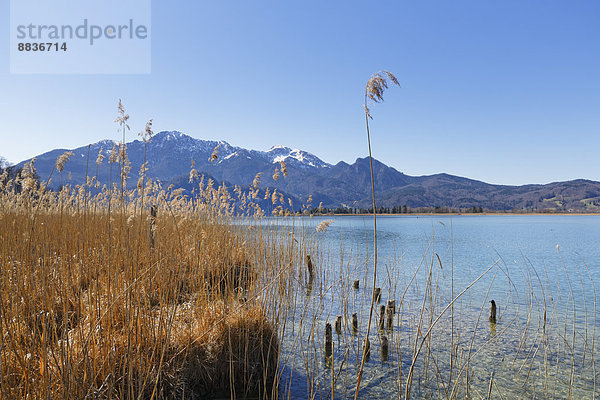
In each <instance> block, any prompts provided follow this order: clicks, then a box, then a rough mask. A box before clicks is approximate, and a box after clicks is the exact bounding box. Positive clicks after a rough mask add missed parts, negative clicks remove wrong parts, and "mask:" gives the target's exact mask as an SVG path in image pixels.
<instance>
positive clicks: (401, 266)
mask: <svg viewBox="0 0 600 400" xmlns="http://www.w3.org/2000/svg"><path fill="white" fill-rule="evenodd" d="M324 220H332V221H333V222H332V223H331V224H330V226H329V227H328V229H327V230H326V231H324V232H317V231H316V229H315V228H316V227H317V226H318V224H319V223H320V222H322V221H324ZM264 223H265V225H267V226H270V227H271V229H277V230H288V231H290V232H292V231H293V233H294V235H295V236H298V237H299V236H300V235H303V234H304V235H305V236H304V237H310V238H311V239H310V240H311V241H312V245H311V246H309V247H307V248H310V250H309V251H310V252H311V258H312V261H313V263H315V264H316V269H317V271H318V272H317V274H316V275H315V278H313V279H312V280H311V279H309V278H308V277H307V276H305V275H306V274H304V275H302V276H301V277H300V278H299V282H298V283H299V284H298V285H296V287H295V288H294V291H295V293H294V294H293V299H294V301H293V304H290V307H289V310H288V311H287V313H286V315H285V324H283V323H280V325H284V328H281V329H280V332H281V333H280V337H281V355H280V372H281V375H280V382H279V395H280V397H281V398H332V397H334V398H339V399H347V398H354V390H355V387H356V377H357V374H358V369H359V367H360V361H361V358H362V354H363V347H362V346H363V343H364V341H365V337H366V333H367V324H368V319H369V311H370V306H371V298H372V295H373V290H372V287H373V281H372V277H373V231H372V226H373V225H372V224H373V219H372V217H370V216H339V217H314V218H299V219H296V220H294V221H292V220H291V219H275V218H270V219H267V220H266V221H265V222H264ZM377 226H378V270H377V280H376V284H375V286H376V287H377V288H381V289H380V290H381V292H380V293H381V294H380V299H379V303H377V302H376V303H375V306H374V311H373V317H372V322H371V329H370V334H369V338H370V340H369V344H370V357H369V359H368V361H367V362H365V367H364V373H363V378H362V382H361V386H360V393H359V398H370V399H384V398H385V399H388V398H398V399H400V398H411V397H412V398H478V399H479V398H488V396H489V398H504V399H529V398H541V399H543V398H569V397H570V398H573V399H592V398H595V397H597V395H598V391H599V390H598V389H597V388H596V386H597V385H598V381H599V380H600V373H599V371H598V368H597V367H596V360H597V358H598V350H597V347H598V342H599V340H600V330H599V329H598V324H599V322H600V321H599V320H598V317H597V316H596V315H597V313H596V297H595V296H596V294H595V292H596V290H595V289H596V287H597V285H598V282H600V249H599V248H598V246H597V244H598V242H599V239H600V216H592V215H585V216H564V215H562V216H549V215H506V216H498V215H494V216H472V215H468V216H438V215H435V216H380V217H378V220H377ZM486 271H487V272H486ZM477 279H478V280H477ZM355 280H359V289H355V288H354V287H353V286H354V281H355ZM475 280H477V282H475V283H474V284H472V282H473V281H475ZM465 289H466V290H465ZM463 291H464V292H463ZM452 298H454V299H455V301H454V302H453V303H452V305H450V303H451V299H452ZM388 300H395V313H393V323H392V326H391V327H389V326H386V323H384V326H385V327H384V329H383V330H380V329H379V318H380V308H381V306H382V305H383V306H385V305H386V304H387V302H388ZM491 300H494V301H495V303H496V304H497V323H491V322H490V321H489V310H490V301H491ZM384 308H385V307H384ZM355 313H356V314H357V320H358V329H357V330H354V329H353V326H352V315H353V314H355ZM338 316H341V332H340V333H337V330H334V332H333V340H332V342H333V343H332V344H333V349H332V356H331V357H329V358H326V357H325V330H326V324H327V323H330V324H332V326H334V325H335V322H336V320H337V319H338ZM384 342H387V345H388V347H389V350H388V355H387V360H386V359H385V357H384V356H383V354H382V349H381V344H382V343H384ZM332 392H333V393H332ZM332 395H333V396H332Z"/></svg>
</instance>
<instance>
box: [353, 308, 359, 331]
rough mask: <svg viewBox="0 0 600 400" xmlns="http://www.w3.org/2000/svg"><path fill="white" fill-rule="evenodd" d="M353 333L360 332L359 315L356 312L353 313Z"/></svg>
mask: <svg viewBox="0 0 600 400" xmlns="http://www.w3.org/2000/svg"><path fill="white" fill-rule="evenodd" d="M352 333H353V334H355V335H356V334H357V333H358V316H357V315H356V313H354V314H352Z"/></svg>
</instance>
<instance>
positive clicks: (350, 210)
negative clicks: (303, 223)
mask: <svg viewBox="0 0 600 400" xmlns="http://www.w3.org/2000/svg"><path fill="white" fill-rule="evenodd" d="M376 211H377V214H450V213H455V214H456V213H465V214H466V213H471V214H478V213H484V212H489V211H491V210H488V209H484V208H483V207H481V206H473V207H471V208H454V207H445V206H435V207H410V206H408V205H406V204H403V205H397V206H393V207H377V210H376ZM310 212H311V214H372V213H373V207H370V208H362V207H337V208H327V207H322V208H320V209H319V208H313V209H312V210H311V211H310Z"/></svg>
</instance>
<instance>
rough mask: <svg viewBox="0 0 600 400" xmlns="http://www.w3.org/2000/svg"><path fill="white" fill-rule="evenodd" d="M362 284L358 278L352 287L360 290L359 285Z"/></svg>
mask: <svg viewBox="0 0 600 400" xmlns="http://www.w3.org/2000/svg"><path fill="white" fill-rule="evenodd" d="M359 285H360V281H359V280H358V279H356V280H355V281H354V283H353V284H352V287H353V288H354V289H356V290H358V286H359Z"/></svg>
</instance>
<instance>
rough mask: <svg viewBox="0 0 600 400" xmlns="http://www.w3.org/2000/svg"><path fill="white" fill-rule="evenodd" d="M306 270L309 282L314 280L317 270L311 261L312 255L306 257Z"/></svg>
mask: <svg viewBox="0 0 600 400" xmlns="http://www.w3.org/2000/svg"><path fill="white" fill-rule="evenodd" d="M306 269H307V270H308V278H309V280H312V279H313V278H314V277H315V269H314V267H313V263H312V260H311V259H310V254H307V255H306Z"/></svg>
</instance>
